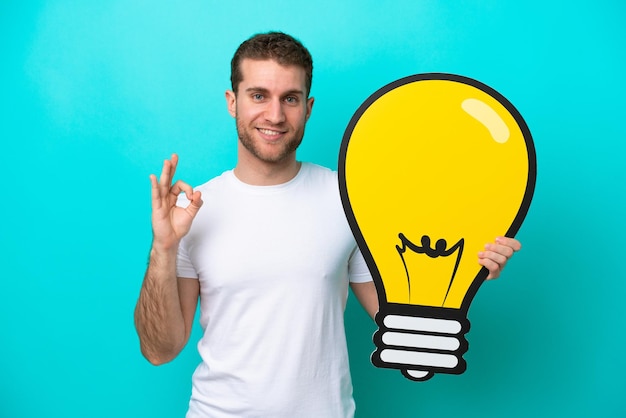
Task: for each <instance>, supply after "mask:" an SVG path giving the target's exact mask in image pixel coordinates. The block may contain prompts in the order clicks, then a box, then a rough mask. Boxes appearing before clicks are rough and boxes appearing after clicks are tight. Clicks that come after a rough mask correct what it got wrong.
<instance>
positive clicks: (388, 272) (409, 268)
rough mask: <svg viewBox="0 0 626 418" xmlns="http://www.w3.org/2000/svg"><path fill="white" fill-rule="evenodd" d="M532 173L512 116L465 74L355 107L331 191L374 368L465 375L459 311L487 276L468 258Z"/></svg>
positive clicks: (517, 221) (418, 83) (524, 133)
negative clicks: (357, 281) (363, 294)
mask: <svg viewBox="0 0 626 418" xmlns="http://www.w3.org/2000/svg"><path fill="white" fill-rule="evenodd" d="M535 178H536V157H535V150H534V145H533V141H532V137H531V134H530V131H529V129H528V127H527V125H526V123H525V122H524V120H523V118H522V117H521V115H520V113H519V112H518V111H517V110H516V109H515V107H513V105H512V104H511V103H510V102H509V101H508V100H507V99H506V98H504V96H502V95H501V94H499V93H498V92H496V91H495V90H493V89H492V88H490V87H488V86H486V85H484V84H482V83H480V82H478V81H476V80H473V79H470V78H467V77H463V76H459V75H454V74H443V73H427V74H417V75H413V76H409V77H406V78H403V79H400V80H397V81H395V82H393V83H391V84H388V85H387V86H385V87H383V88H381V89H380V90H378V91H376V92H375V93H374V94H372V95H371V96H370V97H369V98H368V99H367V100H366V101H365V102H364V103H363V104H362V105H361V106H360V107H359V109H358V110H357V111H356V113H355V114H354V116H353V117H352V119H351V121H350V123H349V125H348V127H347V129H346V132H345V134H344V137H343V141H342V144H341V151H340V155H339V187H340V192H341V199H342V203H343V207H344V211H345V213H346V216H347V218H348V222H349V224H350V227H351V229H352V232H353V234H354V236H355V238H356V240H357V243H358V245H359V248H360V249H361V252H362V253H363V256H364V258H365V260H366V262H367V265H368V267H369V269H370V271H371V272H372V276H373V278H374V283H375V285H376V289H377V292H378V298H379V305H380V308H379V312H378V314H377V316H376V323H377V325H378V327H379V329H378V331H377V332H376V333H375V334H374V343H375V345H376V351H375V352H374V353H373V354H372V362H373V363H374V365H376V366H377V367H386V368H392V369H399V370H401V371H402V373H403V374H404V376H405V377H407V378H409V379H411V380H427V379H429V378H430V377H432V376H433V375H434V374H435V373H448V374H460V373H463V372H464V371H465V369H466V362H465V360H464V359H463V354H465V352H467V349H468V342H467V340H466V338H465V334H466V333H467V332H468V331H469V328H470V323H469V320H468V319H467V313H468V309H469V305H470V303H471V301H472V299H473V298H474V296H475V294H476V292H477V290H478V288H479V287H480V285H481V284H482V282H483V281H484V279H485V278H486V277H487V275H488V271H487V270H486V269H485V268H483V267H482V266H480V265H479V264H478V258H477V254H478V252H479V251H481V250H482V249H483V248H484V245H485V244H486V243H488V242H492V241H493V239H494V238H495V237H496V236H499V235H503V236H508V237H514V236H515V234H516V233H517V231H518V230H519V228H520V226H521V224H522V222H523V220H524V218H525V216H526V213H527V212H528V208H529V206H530V201H531V199H532V196H533V192H534V187H535Z"/></svg>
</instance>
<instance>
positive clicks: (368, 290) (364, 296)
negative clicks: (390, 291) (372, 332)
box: [350, 281, 378, 319]
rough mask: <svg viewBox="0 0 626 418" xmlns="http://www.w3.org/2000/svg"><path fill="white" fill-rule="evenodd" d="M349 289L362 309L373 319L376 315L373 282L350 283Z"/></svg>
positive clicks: (376, 296)
mask: <svg viewBox="0 0 626 418" xmlns="http://www.w3.org/2000/svg"><path fill="white" fill-rule="evenodd" d="M350 288H351V289H352V292H353V293H354V296H356V298H357V300H358V301H359V303H360V304H361V306H362V307H363V309H365V311H366V312H367V313H368V314H369V316H371V317H372V319H374V317H375V316H376V314H377V313H378V292H376V286H374V282H373V281H369V282H365V283H350Z"/></svg>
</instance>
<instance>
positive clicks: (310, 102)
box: [306, 97, 315, 120]
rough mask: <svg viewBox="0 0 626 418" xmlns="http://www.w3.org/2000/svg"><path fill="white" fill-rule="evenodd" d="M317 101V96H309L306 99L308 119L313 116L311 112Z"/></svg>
mask: <svg viewBox="0 0 626 418" xmlns="http://www.w3.org/2000/svg"><path fill="white" fill-rule="evenodd" d="M314 102H315V97H309V98H308V99H307V101H306V120H309V118H310V117H311V112H312V111H313V103H314Z"/></svg>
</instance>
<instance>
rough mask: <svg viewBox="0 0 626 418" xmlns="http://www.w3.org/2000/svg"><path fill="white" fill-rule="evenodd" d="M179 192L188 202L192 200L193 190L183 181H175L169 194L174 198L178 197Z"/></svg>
mask: <svg viewBox="0 0 626 418" xmlns="http://www.w3.org/2000/svg"><path fill="white" fill-rule="evenodd" d="M181 192H184V193H185V196H186V197H187V199H188V200H192V196H193V188H192V187H191V186H190V185H188V184H187V183H185V182H184V181H182V180H177V181H176V183H174V184H173V185H172V187H171V188H170V190H169V193H170V194H172V195H174V196H178V195H179V194H180V193H181Z"/></svg>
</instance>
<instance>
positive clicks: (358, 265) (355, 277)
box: [348, 248, 372, 283]
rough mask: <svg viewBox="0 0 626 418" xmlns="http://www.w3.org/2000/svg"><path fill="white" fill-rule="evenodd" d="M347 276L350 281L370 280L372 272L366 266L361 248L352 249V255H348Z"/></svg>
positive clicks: (361, 281) (362, 281)
mask: <svg viewBox="0 0 626 418" xmlns="http://www.w3.org/2000/svg"><path fill="white" fill-rule="evenodd" d="M348 276H349V278H350V283H366V282H371V281H372V274H371V273H370V270H369V269H368V268H367V264H366V263H365V259H364V258H363V254H361V250H359V249H358V248H357V249H356V250H355V251H354V254H352V257H350V261H349V264H348Z"/></svg>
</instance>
